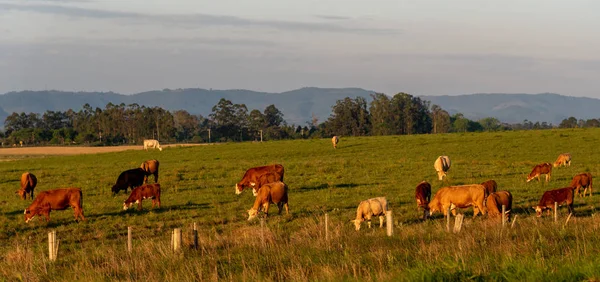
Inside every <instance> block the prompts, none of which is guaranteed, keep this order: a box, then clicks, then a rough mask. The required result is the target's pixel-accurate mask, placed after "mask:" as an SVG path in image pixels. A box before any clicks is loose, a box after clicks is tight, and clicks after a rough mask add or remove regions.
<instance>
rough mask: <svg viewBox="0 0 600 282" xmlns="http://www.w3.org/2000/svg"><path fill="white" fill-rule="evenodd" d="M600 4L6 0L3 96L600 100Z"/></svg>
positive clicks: (0, 33) (1, 3) (1, 35)
mask: <svg viewBox="0 0 600 282" xmlns="http://www.w3.org/2000/svg"><path fill="white" fill-rule="evenodd" d="M599 12H600V1H547V0H546V1H541V0H539V1H523V0H519V1H512V0H511V1H484V0H473V1H447V0H443V1H441V0H440V1H399V0H395V1H364V0H361V1H354V0H320V1H316V0H302V1H287V0H253V1H240V0H237V1H231V0H219V1H214V0H213V1H198V0H189V1H183V0H180V1H173V0H170V1H168V0H167V1H165V0H151V1H147V0H123V1H116V0H107V1H95V0H47V1H41V0H40V1H35V0H0V93H4V92H8V91H15V90H16V91H18V90H43V89H58V90H75V91H114V92H120V93H126V94H127V93H136V92H140V91H145V90H153V89H163V88H192V87H200V88H214V89H232V88H245V89H251V90H257V91H269V92H280V91H286V90H292V89H295V88H299V87H304V86H317V87H361V88H365V89H370V90H376V91H381V92H385V93H387V94H394V93H397V92H408V93H411V94H415V95H456V94H469V93H540V92H555V93H559V94H564V95H571V96H588V97H596V98H600V92H599V91H598V90H599V89H600V78H599V77H600V54H599V52H598V50H600V17H598V13H599Z"/></svg>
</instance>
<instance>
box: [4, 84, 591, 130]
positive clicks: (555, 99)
mask: <svg viewBox="0 0 600 282" xmlns="http://www.w3.org/2000/svg"><path fill="white" fill-rule="evenodd" d="M371 93H375V91H369V90H365V89H361V88H315V87H306V88H301V89H297V90H292V91H287V92H282V93H266V92H256V91H250V90H207V89H175V90H173V89H171V90H170V89H165V90H157V91H149V92H142V93H138V94H134V95H122V94H117V93H113V92H62V91H21V92H10V93H6V94H4V95H0V127H2V126H3V125H4V120H5V119H6V117H7V116H8V115H9V114H10V113H13V112H18V113H20V112H26V113H30V112H34V113H44V112H46V111H47V110H52V111H66V110H68V109H73V110H75V111H79V110H80V109H81V108H82V106H83V105H84V104H86V103H88V104H90V105H91V106H92V107H94V108H95V107H99V108H102V109H104V107H105V106H106V104H108V103H109V102H111V103H113V104H121V103H125V104H127V105H128V104H133V103H137V104H139V105H145V106H149V107H154V106H159V107H162V108H164V109H167V110H170V111H174V110H186V111H188V112H190V113H192V114H201V115H203V116H208V115H209V114H210V113H211V111H212V107H213V106H214V105H216V104H217V103H218V101H219V100H220V99H221V98H225V99H228V100H230V101H232V102H233V103H236V104H246V106H247V107H248V110H249V111H251V110H253V109H258V110H260V111H263V110H264V109H265V107H266V106H268V105H271V104H274V105H275V106H276V107H277V108H278V109H279V110H280V111H281V112H282V113H283V114H284V118H285V120H286V121H287V122H288V124H296V125H305V124H306V122H307V121H310V120H311V116H312V114H314V115H316V116H317V117H318V118H319V122H323V121H325V120H327V118H329V116H330V115H331V107H332V106H333V105H335V103H336V101H337V100H340V99H344V98H346V97H351V98H355V97H365V98H366V99H367V101H369V102H370V101H371V97H370V94H371ZM421 98H422V99H425V100H429V101H431V104H437V105H439V106H441V107H442V108H443V109H445V110H446V111H448V112H449V113H450V114H455V113H458V112H460V113H463V114H464V115H465V117H467V118H469V119H472V120H478V119H481V118H484V117H495V118H497V119H499V120H500V121H502V122H507V123H517V122H523V120H529V121H533V122H536V121H540V122H543V121H545V122H549V123H553V124H555V125H558V124H559V123H560V122H561V121H562V120H563V119H565V118H568V117H570V116H574V117H576V118H578V119H589V118H598V117H600V114H597V113H596V110H597V109H600V100H599V99H593V98H582V97H569V96H562V95H558V94H550V93H545V94H534V95H532V94H470V95H459V96H421Z"/></svg>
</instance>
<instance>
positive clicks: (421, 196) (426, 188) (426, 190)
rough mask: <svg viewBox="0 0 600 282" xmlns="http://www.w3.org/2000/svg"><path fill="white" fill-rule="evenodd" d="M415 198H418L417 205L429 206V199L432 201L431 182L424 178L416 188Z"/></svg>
mask: <svg viewBox="0 0 600 282" xmlns="http://www.w3.org/2000/svg"><path fill="white" fill-rule="evenodd" d="M415 199H416V200H417V207H423V208H425V207H427V205H429V201H431V184H429V182H427V181H425V180H423V181H421V183H419V184H418V185H417V188H416V189H415Z"/></svg>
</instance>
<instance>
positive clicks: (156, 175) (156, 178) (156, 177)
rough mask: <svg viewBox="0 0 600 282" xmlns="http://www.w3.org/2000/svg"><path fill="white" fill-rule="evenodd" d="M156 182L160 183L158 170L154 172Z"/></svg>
mask: <svg viewBox="0 0 600 282" xmlns="http://www.w3.org/2000/svg"><path fill="white" fill-rule="evenodd" d="M154 183H158V171H157V172H155V173H154Z"/></svg>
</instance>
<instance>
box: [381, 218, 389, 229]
mask: <svg viewBox="0 0 600 282" xmlns="http://www.w3.org/2000/svg"><path fill="white" fill-rule="evenodd" d="M387 224H390V223H389V222H388V223H387ZM379 228H383V215H380V216H379Z"/></svg>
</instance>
